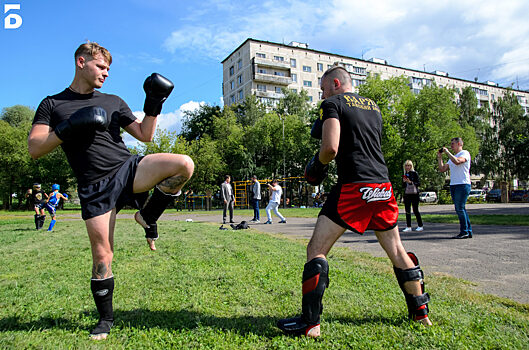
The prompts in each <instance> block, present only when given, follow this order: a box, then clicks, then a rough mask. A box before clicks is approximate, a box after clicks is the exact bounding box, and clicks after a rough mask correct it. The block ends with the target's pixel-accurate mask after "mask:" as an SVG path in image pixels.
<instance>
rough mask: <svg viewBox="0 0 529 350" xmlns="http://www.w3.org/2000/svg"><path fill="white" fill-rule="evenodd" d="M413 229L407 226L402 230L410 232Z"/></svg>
mask: <svg viewBox="0 0 529 350" xmlns="http://www.w3.org/2000/svg"><path fill="white" fill-rule="evenodd" d="M410 231H411V227H406V228H405V229H404V230H402V232H410Z"/></svg>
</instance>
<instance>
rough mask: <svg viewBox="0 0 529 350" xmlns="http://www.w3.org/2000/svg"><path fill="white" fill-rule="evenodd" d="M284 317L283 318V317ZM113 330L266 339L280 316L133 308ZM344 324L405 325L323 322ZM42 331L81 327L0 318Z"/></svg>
mask: <svg viewBox="0 0 529 350" xmlns="http://www.w3.org/2000/svg"><path fill="white" fill-rule="evenodd" d="M81 316H82V317H91V318H93V319H94V323H93V325H90V328H87V329H86V331H88V332H89V331H90V330H91V329H92V327H94V326H95V323H96V322H95V320H97V318H98V314H97V313H95V312H84V313H82V314H81ZM285 317H286V316H285ZM114 318H115V321H114V329H116V330H117V329H126V328H138V329H149V328H159V329H166V330H169V331H172V330H193V329H195V328H199V327H210V328H217V329H222V330H229V331H232V332H234V333H237V334H240V335H248V334H254V335H259V336H265V337H270V338H272V337H276V336H278V335H280V334H282V333H281V331H280V330H279V329H278V328H277V327H276V323H277V321H278V320H279V319H280V318H281V317H277V318H276V317H271V316H238V317H218V316H212V315H206V314H203V313H199V312H194V311H187V310H173V311H170V310H168V311H151V310H147V309H135V310H130V311H120V310H116V311H115V312H114ZM334 322H339V323H347V324H351V325H362V324H379V323H384V324H390V325H393V326H402V325H403V324H404V323H407V322H408V320H407V319H405V318H400V317H399V318H386V317H380V316H373V317H363V318H352V317H345V318H340V317H337V318H333V317H329V318H328V319H327V320H325V323H334ZM45 329H61V330H66V331H71V332H76V331H79V330H80V329H81V330H82V326H81V327H80V324H79V323H78V322H76V321H72V320H70V319H67V318H64V317H57V318H53V317H42V318H40V319H37V320H33V321H29V322H26V321H22V320H21V319H20V317H17V316H13V317H7V318H3V319H0V332H8V331H36V330H45Z"/></svg>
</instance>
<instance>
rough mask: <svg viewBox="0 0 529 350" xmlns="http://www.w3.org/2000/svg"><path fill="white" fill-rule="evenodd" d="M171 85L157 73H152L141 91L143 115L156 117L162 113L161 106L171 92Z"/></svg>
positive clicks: (172, 86)
mask: <svg viewBox="0 0 529 350" xmlns="http://www.w3.org/2000/svg"><path fill="white" fill-rule="evenodd" d="M173 88H174V85H173V83H172V82H171V81H170V80H169V79H167V78H166V77H164V76H163V75H160V74H158V73H152V74H151V75H150V76H148V77H147V79H145V82H144V83H143V90H145V95H146V96H145V104H144V105H143V111H144V112H145V115H150V116H153V117H155V116H157V115H158V114H160V113H161V112H162V104H163V103H164V102H165V100H167V97H169V95H170V94H171V91H173Z"/></svg>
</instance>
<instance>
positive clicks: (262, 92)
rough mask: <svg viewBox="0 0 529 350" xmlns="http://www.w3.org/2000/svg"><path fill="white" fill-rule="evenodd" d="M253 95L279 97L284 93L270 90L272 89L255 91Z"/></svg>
mask: <svg viewBox="0 0 529 350" xmlns="http://www.w3.org/2000/svg"><path fill="white" fill-rule="evenodd" d="M255 96H257V97H266V98H275V99H280V98H283V97H284V95H283V94H282V93H277V92H272V91H259V90H256V91H255Z"/></svg>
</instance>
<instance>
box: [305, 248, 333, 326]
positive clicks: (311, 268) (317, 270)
mask: <svg viewBox="0 0 529 350" xmlns="http://www.w3.org/2000/svg"><path fill="white" fill-rule="evenodd" d="M328 286H329V264H328V263H327V260H325V259H323V258H315V259H312V260H311V261H309V262H308V263H306V264H305V267H304V269H303V288H302V289H303V301H302V310H303V313H302V318H303V319H304V320H305V321H306V322H307V323H308V324H309V325H315V324H319V323H320V315H321V312H322V311H323V304H322V302H321V300H322V298H323V293H324V292H325V288H327V287H328Z"/></svg>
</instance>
